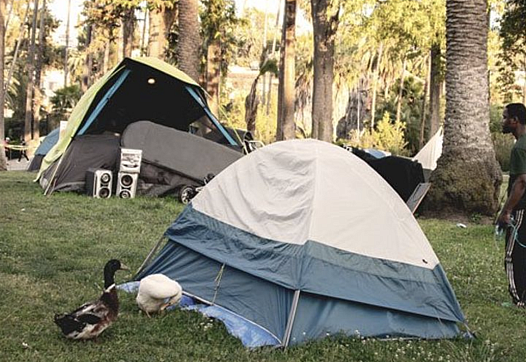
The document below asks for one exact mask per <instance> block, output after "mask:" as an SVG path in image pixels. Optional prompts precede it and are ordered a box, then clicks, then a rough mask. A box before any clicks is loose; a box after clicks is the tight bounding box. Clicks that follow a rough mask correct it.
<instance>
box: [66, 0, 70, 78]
mask: <svg viewBox="0 0 526 362" xmlns="http://www.w3.org/2000/svg"><path fill="white" fill-rule="evenodd" d="M70 18H71V0H68V17H67V19H66V46H65V48H64V88H66V87H67V86H68V51H69V21H70Z"/></svg>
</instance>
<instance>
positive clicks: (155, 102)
mask: <svg viewBox="0 0 526 362" xmlns="http://www.w3.org/2000/svg"><path fill="white" fill-rule="evenodd" d="M142 120H148V121H150V122H153V123H155V124H158V125H161V126H165V127H169V128H172V129H175V130H179V131H185V132H192V133H195V134H196V135H198V136H202V137H205V138H212V137H217V135H218V134H219V135H220V136H221V139H222V140H223V142H224V143H225V144H226V146H228V147H231V148H234V149H236V150H238V151H241V148H242V146H243V142H242V140H240V139H236V137H235V136H232V135H231V134H230V133H229V132H228V131H227V130H226V129H225V127H224V126H223V125H221V123H219V121H218V120H217V119H216V118H215V116H214V115H213V114H212V113H211V112H210V109H209V108H208V106H207V103H206V99H205V94H204V91H203V89H202V88H201V87H200V86H199V85H198V84H197V83H196V82H195V81H194V80H193V79H191V78H190V77H189V76H187V75H186V74H185V73H183V72H181V71H180V70H178V69H176V68H175V67H173V66H171V65H169V64H167V63H165V62H163V61H161V60H159V59H156V58H149V57H145V58H134V59H130V58H125V59H124V60H123V61H122V62H121V63H120V64H119V65H117V66H116V67H115V68H114V69H113V70H112V71H110V72H108V73H106V74H105V75H104V76H103V77H102V78H101V79H99V80H98V81H97V82H96V83H95V84H94V85H93V86H91V87H90V88H89V89H88V90H87V91H86V93H85V94H84V95H83V96H82V98H81V99H80V100H79V102H78V103H77V105H76V106H75V108H74V109H73V111H72V113H71V116H70V117H69V119H68V123H67V128H66V130H65V132H64V134H63V136H61V138H60V139H59V141H58V143H57V144H56V145H55V146H54V147H53V148H52V149H51V150H50V151H49V152H48V153H47V155H46V156H45V158H44V159H43V161H42V165H41V167H40V171H39V173H38V176H37V180H39V181H40V184H41V185H42V186H43V187H44V188H45V189H47V190H49V189H50V187H51V188H52V189H58V190H60V189H61V187H62V189H64V190H75V189H76V188H77V187H82V186H83V178H84V173H85V171H86V170H87V169H88V168H103V166H106V167H107V166H108V165H109V166H112V167H113V165H114V164H115V162H114V161H113V160H108V159H105V157H104V156H106V158H108V152H104V154H102V151H100V150H98V149H101V150H102V148H104V147H106V148H108V150H110V151H112V150H113V149H114V148H115V147H114V144H115V142H116V145H117V152H118V147H119V143H120V135H121V134H122V133H123V131H124V130H125V129H126V128H127V127H128V126H129V125H131V124H132V123H135V122H137V121H142ZM99 137H100V139H101V143H105V144H106V146H101V147H97V139H98V138H99ZM111 137H113V138H114V140H110V138H111ZM77 141H79V142H78V143H79V145H77V146H76V149H77V154H85V153H86V152H89V153H92V154H93V157H91V159H99V160H101V161H100V162H98V163H97V164H94V162H89V157H88V156H87V155H86V157H85V161H86V162H87V163H84V164H82V165H81V164H79V163H78V162H69V163H68V164H66V165H62V166H61V165H60V160H61V159H63V158H64V157H62V156H63V155H64V154H67V152H68V151H69V149H70V148H71V147H70V146H71V145H72V144H74V143H75V142H77ZM114 141H115V142H114ZM150 142H152V143H155V142H157V141H156V140H154V139H152V140H150ZM97 152H98V153H99V154H96V153H97ZM112 152H113V151H112ZM103 159H104V161H102V160H103ZM52 166H53V167H52ZM66 174H68V175H75V176H74V177H73V178H72V179H68V176H66ZM61 183H62V185H61ZM80 184H82V185H80ZM78 185H80V186H78Z"/></svg>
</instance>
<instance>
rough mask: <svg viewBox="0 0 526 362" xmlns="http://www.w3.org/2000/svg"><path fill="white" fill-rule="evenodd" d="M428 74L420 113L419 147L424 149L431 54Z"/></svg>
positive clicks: (427, 68)
mask: <svg viewBox="0 0 526 362" xmlns="http://www.w3.org/2000/svg"><path fill="white" fill-rule="evenodd" d="M426 60H427V67H426V70H427V74H426V81H425V83H424V96H423V98H422V112H421V114H420V138H419V140H418V149H419V150H420V149H422V147H424V144H425V131H426V103H427V94H428V92H429V90H428V89H429V79H430V78H431V55H429V56H428V57H427V59H426Z"/></svg>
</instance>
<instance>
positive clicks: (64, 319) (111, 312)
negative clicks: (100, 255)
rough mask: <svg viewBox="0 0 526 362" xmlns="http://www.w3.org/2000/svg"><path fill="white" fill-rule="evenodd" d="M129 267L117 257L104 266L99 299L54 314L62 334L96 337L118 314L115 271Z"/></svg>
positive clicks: (84, 338) (73, 336) (66, 335)
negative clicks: (102, 286) (102, 287)
mask: <svg viewBox="0 0 526 362" xmlns="http://www.w3.org/2000/svg"><path fill="white" fill-rule="evenodd" d="M118 270H129V268H128V267H127V266H126V265H124V264H123V263H121V262H120V261H119V260H117V259H112V260H110V261H108V262H107V263H106V265H105V266H104V291H103V293H102V295H101V296H100V297H99V299H97V300H94V301H92V302H89V303H85V304H83V305H82V306H80V307H79V308H77V309H75V310H74V311H73V312H71V313H64V314H55V317H54V322H55V324H56V325H57V326H59V327H60V329H61V331H62V333H63V334H64V336H65V337H66V338H68V339H73V340H89V339H94V338H96V337H98V336H99V335H100V334H101V333H102V332H103V331H104V330H105V329H106V328H108V327H109V326H110V325H111V324H112V323H113V322H114V321H115V320H116V319H117V315H118V314H119V297H118V295H117V290H116V288H115V273H116V272H117V271H118Z"/></svg>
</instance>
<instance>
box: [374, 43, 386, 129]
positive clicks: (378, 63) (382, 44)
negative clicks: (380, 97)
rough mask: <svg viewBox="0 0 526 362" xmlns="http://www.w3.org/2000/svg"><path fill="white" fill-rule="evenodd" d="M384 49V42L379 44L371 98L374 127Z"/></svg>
mask: <svg viewBox="0 0 526 362" xmlns="http://www.w3.org/2000/svg"><path fill="white" fill-rule="evenodd" d="M383 51H384V43H383V42H382V43H380V45H379V46H378V56H377V57H376V67H375V68H374V73H373V92H372V93H373V94H372V99H371V128H374V118H375V116H376V93H377V92H378V74H379V72H380V63H381V62H382V54H383Z"/></svg>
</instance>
